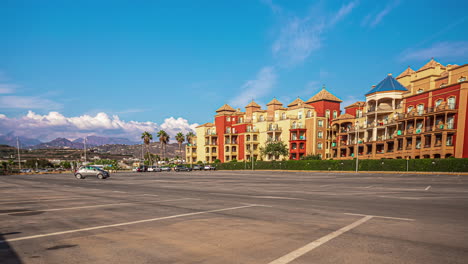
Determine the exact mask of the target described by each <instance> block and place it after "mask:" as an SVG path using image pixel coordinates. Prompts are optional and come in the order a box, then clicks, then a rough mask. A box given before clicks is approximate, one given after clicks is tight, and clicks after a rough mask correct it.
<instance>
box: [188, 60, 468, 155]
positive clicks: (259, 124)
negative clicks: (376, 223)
mask: <svg viewBox="0 0 468 264" xmlns="http://www.w3.org/2000/svg"><path fill="white" fill-rule="evenodd" d="M467 76H468V65H467V64H465V65H462V66H458V65H447V66H443V65H442V64H440V63H438V62H436V61H434V60H431V61H429V62H428V63H427V64H426V65H424V66H423V67H422V68H421V69H419V70H417V71H414V70H412V69H411V68H408V69H406V70H405V71H404V72H402V73H401V74H400V75H399V76H398V77H396V78H394V77H393V76H392V75H391V74H389V75H388V76H387V77H386V78H384V79H383V80H382V81H381V82H380V83H379V84H378V85H375V86H373V87H372V89H371V90H370V91H369V92H368V93H366V95H365V98H366V100H365V101H358V102H355V103H353V104H351V105H349V106H346V107H344V113H343V114H341V111H340V104H341V102H342V101H341V100H340V99H339V98H338V97H336V96H334V95H333V94H332V93H330V92H329V91H328V90H327V89H325V88H323V89H322V90H321V91H320V92H318V93H317V94H315V95H313V96H312V97H311V98H310V99H309V100H307V101H303V100H302V99H300V98H297V99H295V100H294V101H293V102H291V103H290V104H288V105H287V106H284V105H283V104H282V103H281V102H279V101H278V100H277V99H276V98H275V99H273V100H271V101H270V102H269V103H268V104H267V105H266V108H265V109H262V107H261V106H260V105H258V104H257V103H255V102H254V101H252V102H250V103H249V104H248V105H247V106H245V111H241V109H234V108H232V107H231V106H229V105H227V104H226V105H223V106H222V107H220V108H219V109H218V110H216V115H215V116H214V122H213V123H206V124H203V125H201V126H199V127H197V128H196V131H195V132H196V139H195V140H194V143H193V144H191V145H190V146H187V147H186V161H187V162H189V163H195V162H198V161H202V162H207V163H210V162H214V161H215V160H219V161H221V162H229V161H232V160H237V161H244V160H251V159H252V158H254V159H257V160H266V161H270V160H282V159H293V160H299V159H301V158H303V157H304V156H307V155H319V156H320V157H321V158H322V159H353V158H355V157H356V156H359V158H363V159H381V158H390V159H400V158H401V159H405V158H411V159H419V158H448V157H457V158H468V147H465V146H464V145H466V144H468V124H467V120H466V119H467V116H468V108H467V105H468V81H467ZM276 141H281V142H284V143H285V144H286V145H287V147H288V155H287V156H281V157H280V156H276V157H273V156H271V155H262V153H261V152H260V149H261V148H263V147H265V146H266V144H268V143H269V142H276Z"/></svg>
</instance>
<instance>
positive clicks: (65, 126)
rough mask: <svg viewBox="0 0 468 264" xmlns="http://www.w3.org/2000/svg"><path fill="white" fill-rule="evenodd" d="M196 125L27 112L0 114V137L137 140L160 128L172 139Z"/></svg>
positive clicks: (102, 115) (171, 120) (180, 120)
mask: <svg viewBox="0 0 468 264" xmlns="http://www.w3.org/2000/svg"><path fill="white" fill-rule="evenodd" d="M196 126H198V124H190V123H189V122H188V121H187V120H186V119H183V118H181V117H179V118H177V119H176V118H173V117H171V118H167V119H165V120H164V123H162V124H161V125H158V124H157V123H154V122H150V121H147V122H137V121H128V122H126V121H123V120H121V119H120V118H119V116H117V115H113V116H109V115H108V114H106V113H103V112H101V113H98V114H96V115H95V116H91V115H82V116H76V117H66V116H64V115H62V114H61V113H59V112H49V113H48V114H46V115H40V114H36V113H34V112H33V111H29V112H28V113H27V114H26V115H25V116H23V117H20V118H8V117H7V116H5V115H3V114H0V134H7V133H9V132H11V131H13V132H14V134H15V135H18V136H27V137H29V138H35V139H39V140H42V141H48V140H52V139H55V138H57V137H65V138H68V139H76V138H79V137H84V136H89V135H96V136H107V137H124V138H128V139H130V140H134V141H139V140H140V136H141V133H142V132H144V131H148V132H150V133H156V132H157V131H159V130H160V129H164V130H166V132H168V133H169V135H171V137H172V138H174V136H175V134H177V133H178V132H183V133H187V132H189V131H194V128H195V127H196Z"/></svg>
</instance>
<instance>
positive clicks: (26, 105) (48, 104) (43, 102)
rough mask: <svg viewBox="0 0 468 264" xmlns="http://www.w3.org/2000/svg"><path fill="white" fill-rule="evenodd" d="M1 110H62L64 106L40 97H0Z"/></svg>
mask: <svg viewBox="0 0 468 264" xmlns="http://www.w3.org/2000/svg"><path fill="white" fill-rule="evenodd" d="M0 108H6V109H12V108H14V109H47V110H51V109H60V108H62V105H61V104H59V103H57V102H54V101H52V100H49V99H45V98H42V97H38V96H16V95H9V96H0Z"/></svg>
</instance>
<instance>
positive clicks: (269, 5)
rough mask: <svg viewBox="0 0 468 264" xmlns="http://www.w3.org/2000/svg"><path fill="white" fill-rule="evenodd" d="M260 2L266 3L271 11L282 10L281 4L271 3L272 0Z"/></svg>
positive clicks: (277, 11)
mask: <svg viewBox="0 0 468 264" xmlns="http://www.w3.org/2000/svg"><path fill="white" fill-rule="evenodd" d="M261 2H262V3H264V4H265V5H267V6H268V7H269V8H270V9H271V11H273V13H281V12H282V11H283V9H282V8H281V6H279V5H277V4H275V3H273V0H261Z"/></svg>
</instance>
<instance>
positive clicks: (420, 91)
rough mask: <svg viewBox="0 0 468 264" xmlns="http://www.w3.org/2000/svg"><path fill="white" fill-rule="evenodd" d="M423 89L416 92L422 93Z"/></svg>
mask: <svg viewBox="0 0 468 264" xmlns="http://www.w3.org/2000/svg"><path fill="white" fill-rule="evenodd" d="M423 92H424V90H423V89H419V90H418V91H417V92H416V93H418V94H420V93H423Z"/></svg>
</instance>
